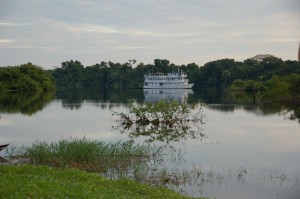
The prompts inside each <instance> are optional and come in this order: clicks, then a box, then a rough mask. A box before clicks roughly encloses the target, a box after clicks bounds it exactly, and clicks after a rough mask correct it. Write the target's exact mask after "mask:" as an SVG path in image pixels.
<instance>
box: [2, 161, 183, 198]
mask: <svg viewBox="0 0 300 199" xmlns="http://www.w3.org/2000/svg"><path fill="white" fill-rule="evenodd" d="M0 198H14V199H15V198H187V197H184V196H182V195H180V194H179V193H176V192H174V191H171V190H168V189H166V188H162V187H155V188H154V187H150V186H146V185H143V184H138V183H136V182H133V181H130V180H125V179H121V180H108V179H106V178H104V177H101V176H100V175H99V174H96V173H89V172H84V171H80V170H77V169H67V168H64V169H62V168H60V169H59V168H52V167H47V166H33V165H19V166H13V165H0Z"/></svg>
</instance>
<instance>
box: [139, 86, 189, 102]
mask: <svg viewBox="0 0 300 199" xmlns="http://www.w3.org/2000/svg"><path fill="white" fill-rule="evenodd" d="M189 94H194V92H193V90H192V89H144V97H145V102H157V101H159V100H160V99H164V100H170V101H171V100H176V101H178V102H180V103H182V102H187V99H188V96H189Z"/></svg>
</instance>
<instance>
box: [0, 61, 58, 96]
mask: <svg viewBox="0 0 300 199" xmlns="http://www.w3.org/2000/svg"><path fill="white" fill-rule="evenodd" d="M54 89H55V85H54V81H53V78H52V76H51V75H50V74H49V73H48V72H46V71H45V70H43V69H42V68H40V67H38V66H36V65H33V64H32V63H30V62H29V63H27V64H23V65H20V66H14V67H11V66H8V67H0V90H16V91H37V92H42V91H53V90H54Z"/></svg>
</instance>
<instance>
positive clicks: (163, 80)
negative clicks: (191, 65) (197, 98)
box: [143, 71, 194, 89]
mask: <svg viewBox="0 0 300 199" xmlns="http://www.w3.org/2000/svg"><path fill="white" fill-rule="evenodd" d="M193 85H194V84H190V83H189V82H188V78H187V75H186V74H185V73H184V72H182V71H178V72H172V73H168V74H166V75H165V74H163V73H149V74H145V75H144V86H143V88H144V89H170V88H171V89H189V88H192V87H193Z"/></svg>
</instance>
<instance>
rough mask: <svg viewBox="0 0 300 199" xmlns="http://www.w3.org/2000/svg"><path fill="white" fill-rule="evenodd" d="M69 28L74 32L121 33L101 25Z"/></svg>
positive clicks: (70, 26) (69, 26) (71, 26)
mask: <svg viewBox="0 0 300 199" xmlns="http://www.w3.org/2000/svg"><path fill="white" fill-rule="evenodd" d="M67 28H68V29H69V30H70V31H72V32H95V33H101V34H102V33H103V34H110V33H118V32H119V31H118V30H117V29H116V28H114V27H112V26H105V25H104V26H101V25H68V26H67Z"/></svg>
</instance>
